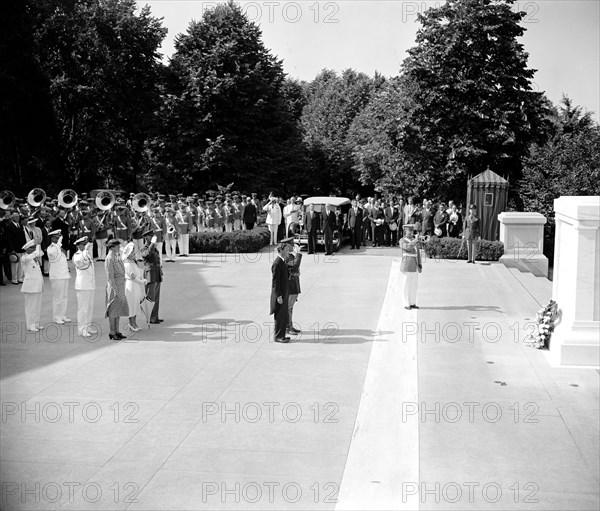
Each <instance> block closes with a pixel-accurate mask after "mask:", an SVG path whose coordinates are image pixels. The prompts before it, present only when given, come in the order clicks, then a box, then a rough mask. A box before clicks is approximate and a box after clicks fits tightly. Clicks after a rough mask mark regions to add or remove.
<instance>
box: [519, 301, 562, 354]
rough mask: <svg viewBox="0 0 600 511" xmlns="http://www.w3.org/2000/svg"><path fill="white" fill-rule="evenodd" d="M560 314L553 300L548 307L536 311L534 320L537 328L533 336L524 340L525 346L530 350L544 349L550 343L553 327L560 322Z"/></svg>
mask: <svg viewBox="0 0 600 511" xmlns="http://www.w3.org/2000/svg"><path fill="white" fill-rule="evenodd" d="M561 316H562V312H561V311H560V310H559V308H558V304H557V303H556V302H555V301H554V300H550V302H549V303H548V305H546V306H545V307H542V308H541V309H540V310H539V311H537V313H536V315H535V319H536V321H537V328H536V331H535V332H534V333H533V334H530V335H529V336H527V338H526V339H525V345H526V346H529V347H530V348H536V349H540V348H544V347H547V346H548V345H549V343H550V336H551V335H552V332H554V327H556V325H557V324H558V323H559V322H560V319H561Z"/></svg>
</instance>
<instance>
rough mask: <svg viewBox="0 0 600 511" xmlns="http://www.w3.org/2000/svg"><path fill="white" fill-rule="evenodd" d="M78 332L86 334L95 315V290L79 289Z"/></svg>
mask: <svg viewBox="0 0 600 511" xmlns="http://www.w3.org/2000/svg"><path fill="white" fill-rule="evenodd" d="M76 293H77V332H78V333H79V335H81V334H86V333H87V330H88V328H89V327H90V325H91V323H92V316H93V315H94V291H81V290H77V291H76Z"/></svg>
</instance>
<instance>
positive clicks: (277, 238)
mask: <svg viewBox="0 0 600 511" xmlns="http://www.w3.org/2000/svg"><path fill="white" fill-rule="evenodd" d="M139 195H140V194H138V195H136V194H134V193H130V194H129V195H128V196H127V194H119V193H116V194H111V200H110V201H109V204H108V205H105V204H104V203H103V202H99V201H98V200H97V198H94V197H88V195H87V194H85V193H83V194H81V195H80V196H76V199H75V200H74V201H73V202H72V203H71V204H68V205H65V204H64V203H62V202H61V201H60V200H58V199H54V200H49V201H48V200H44V201H42V202H41V203H39V204H38V203H34V204H32V203H31V201H29V200H18V199H16V200H14V203H13V204H10V205H9V206H6V205H5V204H4V203H3V202H2V203H0V207H1V209H0V285H5V283H4V276H6V277H7V279H8V281H11V282H12V283H13V284H15V285H18V284H22V289H21V291H22V292H23V294H24V296H25V310H26V324H27V329H28V330H31V331H37V330H39V329H41V328H42V326H41V325H40V324H39V310H40V308H41V293H42V291H43V285H44V279H43V276H47V277H49V280H50V284H51V287H52V296H53V320H54V322H55V323H58V324H64V323H68V322H70V321H71V319H70V318H68V317H66V308H67V303H68V298H69V282H70V278H71V274H70V271H69V267H68V260H70V259H72V260H73V263H74V266H75V271H76V279H75V292H76V297H77V303H78V312H77V322H78V332H79V335H81V336H83V337H89V336H90V335H93V334H94V333H96V332H95V331H94V329H93V328H92V326H91V324H92V311H93V307H94V292H95V288H96V286H95V266H94V258H95V259H96V262H104V263H105V272H106V274H107V288H106V294H105V303H106V317H108V318H109V325H110V336H111V338H115V339H119V338H124V336H123V334H122V333H121V332H120V331H119V318H120V317H127V318H128V320H129V324H128V328H129V329H130V330H132V331H138V330H139V325H138V323H137V318H138V316H139V315H140V312H141V308H140V302H141V301H143V300H144V299H145V298H147V299H148V300H149V301H150V303H151V304H152V310H151V313H150V318H149V319H150V323H155V324H159V323H160V322H162V321H163V320H162V319H160V318H159V315H158V311H159V303H160V287H161V282H162V278H163V274H162V265H163V260H164V261H166V262H173V263H174V262H175V260H176V257H188V256H189V250H190V249H189V245H190V234H191V233H195V232H215V233H218V232H233V231H247V230H252V229H254V228H255V227H256V226H257V225H258V224H259V223H261V222H262V223H265V224H266V225H267V226H268V228H269V232H270V234H271V237H270V243H271V245H276V244H277V243H279V242H281V240H283V239H284V238H287V239H289V237H292V239H293V236H294V234H296V233H298V232H300V231H301V230H302V229H304V232H305V233H306V234H307V238H308V240H307V241H308V253H309V254H311V253H314V252H315V251H316V249H317V237H318V235H319V234H322V236H323V242H324V246H325V251H326V254H331V253H332V252H333V237H334V232H335V231H338V232H340V233H343V235H348V237H349V238H350V242H351V247H350V248H351V249H352V250H354V249H358V248H360V247H361V246H367V243H370V244H371V246H374V247H385V246H388V247H392V246H394V247H395V246H400V247H401V248H402V249H403V253H409V252H411V249H410V248H409V246H410V244H411V243H416V242H422V241H423V239H424V238H426V237H431V236H438V237H445V236H448V237H453V238H458V237H459V236H461V235H462V236H463V238H465V240H466V242H467V250H468V262H474V261H475V257H476V244H475V243H474V240H476V239H478V237H479V219H478V217H477V215H476V206H474V205H472V206H471V208H470V210H469V215H468V216H465V215H464V212H463V210H462V205H461V206H457V205H456V204H455V203H454V202H453V201H449V202H448V204H445V203H438V204H437V205H435V206H434V204H433V203H432V201H430V200H427V199H424V200H423V201H422V203H418V202H417V201H416V199H414V198H412V197H409V198H408V199H407V200H406V201H405V200H404V198H403V197H389V198H388V199H387V200H382V199H380V198H378V197H367V198H366V199H364V198H361V197H360V195H357V196H356V197H355V198H354V199H353V200H352V204H351V206H350V208H349V209H347V210H342V209H341V208H339V207H338V208H335V207H333V206H331V205H330V204H326V205H325V207H324V208H323V211H319V212H317V211H315V208H314V205H312V204H311V205H310V206H308V207H307V208H304V207H303V200H302V198H301V197H299V196H292V197H290V198H288V199H286V200H284V199H282V198H281V197H276V196H275V195H273V194H270V195H269V196H268V197H267V198H263V199H262V200H261V199H260V198H259V197H258V194H256V193H252V194H250V195H243V194H240V193H231V194H230V193H224V194H219V195H216V196H215V195H210V194H207V195H204V196H202V197H200V196H199V195H198V194H193V195H191V196H188V197H184V196H183V195H181V194H180V195H169V196H168V198H167V196H166V195H164V194H160V193H157V194H153V195H152V196H147V195H145V194H142V195H144V197H143V198H142V201H140V200H139ZM141 204H144V205H143V206H142V205H141ZM409 232H410V234H411V235H412V236H410V237H408V234H407V233H409ZM399 233H400V236H399ZM402 233H405V234H407V235H406V236H405V237H401V235H402ZM407 240H408V241H407ZM413 240H416V241H413ZM280 248H281V249H282V248H283V247H280ZM417 252H418V250H417ZM107 254H108V255H107ZM163 254H164V259H163ZM288 257H289V258H291V259H290V260H291V266H290V268H289V272H286V275H287V278H289V279H294V278H295V281H294V282H293V284H292V291H290V292H289V293H288V295H290V294H291V296H288V297H287V298H286V302H285V306H284V307H281V309H285V310H286V313H285V318H284V317H283V312H281V311H279V309H280V308H279V307H275V305H280V304H279V303H272V310H273V313H274V309H275V308H277V309H278V312H279V316H280V322H279V327H280V328H279V330H278V331H277V332H278V334H277V335H278V336H279V337H278V338H281V339H283V338H285V335H284V334H285V333H295V332H294V330H295V328H294V326H293V324H292V322H291V317H292V311H293V304H294V302H295V301H296V300H297V295H298V293H299V292H300V290H299V280H298V279H297V277H298V276H299V262H300V260H301V256H300V252H299V249H298V250H297V251H291V250H288V251H287V252H286V253H285V257H284V258H283V259H284V260H285V259H286V258H288ZM407 257H410V256H407ZM290 260H288V261H285V262H286V263H288V264H289V263H290ZM138 263H143V268H142V267H141V266H140V264H138ZM294 264H296V266H295V267H294ZM410 266H411V268H412V267H413V265H410ZM418 268H419V271H420V262H419V265H418ZM280 270H281V269H280ZM283 273H284V272H283V271H279V273H278V275H280V276H281V274H283ZM411 282H412V281H411ZM411 286H412V287H411V289H412V288H413V287H415V286H416V284H414V283H411ZM413 295H414V293H413V292H412V291H411V293H410V297H409V296H408V295H407V302H413V303H407V306H409V307H410V306H414V305H416V304H415V303H414V298H413ZM290 298H291V299H290ZM275 302H277V300H275ZM281 305H283V304H281ZM284 319H285V322H284ZM284 323H285V324H284ZM282 324H284V326H281V325H282ZM282 331H283V333H284V334H282ZM280 334H281V335H280Z"/></svg>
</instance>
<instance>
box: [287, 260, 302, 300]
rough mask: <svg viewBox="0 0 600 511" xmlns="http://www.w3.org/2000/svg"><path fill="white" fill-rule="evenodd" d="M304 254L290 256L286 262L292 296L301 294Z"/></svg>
mask: <svg viewBox="0 0 600 511" xmlns="http://www.w3.org/2000/svg"><path fill="white" fill-rule="evenodd" d="M301 262H302V254H298V255H296V256H295V255H294V254H290V255H289V256H288V259H287V261H286V263H287V267H288V290H289V292H290V294H291V295H299V294H300V263H301Z"/></svg>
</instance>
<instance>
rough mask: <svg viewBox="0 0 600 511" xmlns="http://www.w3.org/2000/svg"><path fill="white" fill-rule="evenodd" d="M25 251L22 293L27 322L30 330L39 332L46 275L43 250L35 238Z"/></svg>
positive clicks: (22, 259) (22, 258)
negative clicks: (43, 264)
mask: <svg viewBox="0 0 600 511" xmlns="http://www.w3.org/2000/svg"><path fill="white" fill-rule="evenodd" d="M22 250H25V253H24V254H23V255H22V256H21V266H22V268H23V273H24V274H25V277H24V278H23V286H22V287H21V293H23V294H24V297H25V324H26V328H27V331H28V332H38V331H39V330H41V329H42V328H43V327H41V326H40V314H41V311H42V292H43V291H44V277H43V276H42V270H41V263H42V250H41V248H40V247H39V245H36V244H35V241H34V240H33V239H31V240H29V241H28V242H27V243H25V245H23V247H22Z"/></svg>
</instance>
